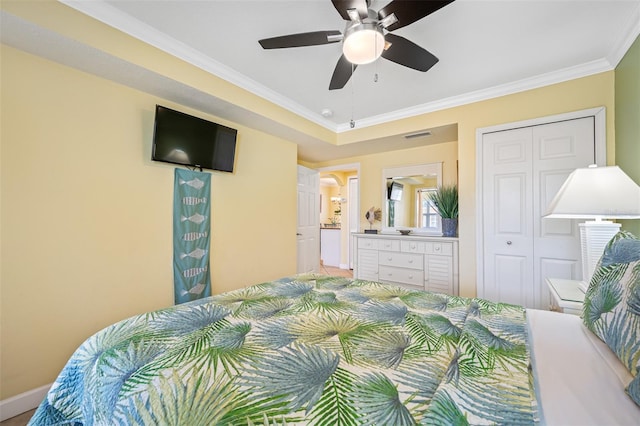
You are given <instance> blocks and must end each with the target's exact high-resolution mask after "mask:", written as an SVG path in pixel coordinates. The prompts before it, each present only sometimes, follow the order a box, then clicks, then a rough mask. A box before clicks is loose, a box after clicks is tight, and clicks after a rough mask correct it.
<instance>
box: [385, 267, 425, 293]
mask: <svg viewBox="0 0 640 426" xmlns="http://www.w3.org/2000/svg"><path fill="white" fill-rule="evenodd" d="M378 276H379V277H380V281H388V282H392V283H403V284H410V285H411V286H415V287H416V288H419V289H424V272H423V271H421V270H417V269H405V268H396V267H393V266H383V265H380V268H379V273H378Z"/></svg>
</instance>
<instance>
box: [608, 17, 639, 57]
mask: <svg viewBox="0 0 640 426" xmlns="http://www.w3.org/2000/svg"><path fill="white" fill-rule="evenodd" d="M638 36H640V4H638V5H637V6H636V10H635V11H634V13H632V14H631V15H630V16H629V19H628V22H627V25H624V26H622V29H621V31H620V37H618V38H617V39H616V40H617V43H616V44H614V46H612V48H611V51H610V53H609V55H607V58H608V59H609V62H610V63H611V64H613V67H614V68H615V67H617V66H618V64H619V63H620V61H621V60H622V58H624V55H625V54H626V53H627V51H628V50H629V48H631V45H632V44H633V42H634V41H636V39H637V38H638Z"/></svg>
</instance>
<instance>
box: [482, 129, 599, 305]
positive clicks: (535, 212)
mask: <svg viewBox="0 0 640 426" xmlns="http://www.w3.org/2000/svg"><path fill="white" fill-rule="evenodd" d="M594 152H595V138H594V119H593V117H587V118H581V119H575V120H567V121H562V122H557V123H550V124H545V125H539V126H532V127H524V128H519V129H513V130H505V131H499V132H494V133H487V134H484V135H483V137H482V162H483V165H482V207H481V208H482V216H483V229H482V233H483V238H482V241H483V247H482V249H483V258H484V264H483V271H484V277H483V279H482V282H483V289H484V292H483V294H482V297H485V298H488V299H490V300H494V301H500V302H507V303H515V304H520V305H524V306H526V307H530V308H538V309H545V308H546V307H547V306H548V305H549V298H548V297H549V293H548V291H547V290H546V287H545V285H544V279H545V278H546V277H557V278H569V279H578V278H579V276H577V275H576V274H579V272H580V237H579V234H578V227H577V222H576V221H571V220H566V219H544V218H542V216H543V215H544V213H545V211H546V209H547V206H548V204H549V203H550V202H551V199H552V198H553V197H554V196H555V194H556V192H557V191H558V189H559V188H560V186H561V185H562V183H563V182H564V180H565V178H566V177H567V176H568V175H569V173H571V171H573V170H574V169H575V168H578V167H586V166H588V165H589V164H592V163H594V162H595V154H594Z"/></svg>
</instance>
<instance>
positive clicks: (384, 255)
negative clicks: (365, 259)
mask: <svg viewBox="0 0 640 426" xmlns="http://www.w3.org/2000/svg"><path fill="white" fill-rule="evenodd" d="M378 262H379V263H380V265H386V266H397V267H400V268H411V269H420V270H422V269H424V255H421V254H414V253H400V252H388V251H381V252H378Z"/></svg>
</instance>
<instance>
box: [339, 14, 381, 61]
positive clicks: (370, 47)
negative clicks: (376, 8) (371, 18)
mask: <svg viewBox="0 0 640 426" xmlns="http://www.w3.org/2000/svg"><path fill="white" fill-rule="evenodd" d="M383 49H384V35H383V34H382V28H381V27H380V25H379V24H377V23H373V22H364V23H357V24H355V25H351V26H349V27H348V28H347V30H346V31H345V35H344V41H343V42H342V53H343V54H344V56H345V57H346V58H347V60H348V61H349V62H351V63H352V64H357V65H362V64H369V63H371V62H373V61H375V60H376V59H378V58H379V57H380V55H382V50H383Z"/></svg>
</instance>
